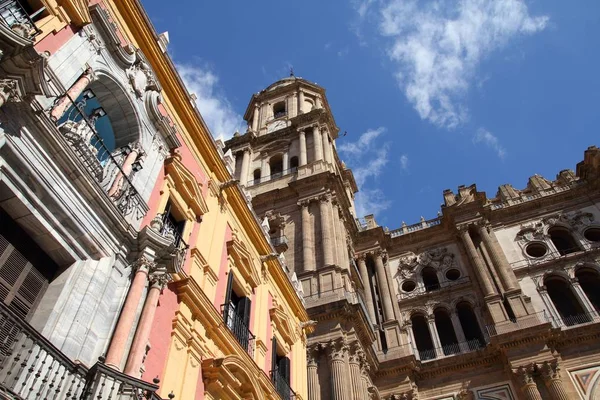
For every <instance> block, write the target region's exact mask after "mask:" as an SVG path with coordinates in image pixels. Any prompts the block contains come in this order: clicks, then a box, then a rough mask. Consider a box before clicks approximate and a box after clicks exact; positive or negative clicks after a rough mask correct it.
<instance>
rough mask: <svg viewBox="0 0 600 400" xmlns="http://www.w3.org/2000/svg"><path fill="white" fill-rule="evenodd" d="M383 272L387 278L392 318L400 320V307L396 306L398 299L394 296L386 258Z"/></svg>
mask: <svg viewBox="0 0 600 400" xmlns="http://www.w3.org/2000/svg"><path fill="white" fill-rule="evenodd" d="M384 270H385V277H386V278H387V283H388V295H389V297H390V300H391V303H392V310H394V317H393V318H394V319H400V306H399V305H398V297H397V296H396V291H395V290H394V279H393V278H392V273H391V271H390V268H389V264H388V260H387V257H386V260H385V264H384Z"/></svg>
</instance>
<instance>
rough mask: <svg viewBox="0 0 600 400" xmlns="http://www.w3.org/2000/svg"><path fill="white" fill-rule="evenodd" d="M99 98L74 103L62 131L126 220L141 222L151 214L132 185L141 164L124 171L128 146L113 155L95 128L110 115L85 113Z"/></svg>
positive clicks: (89, 94)
mask: <svg viewBox="0 0 600 400" xmlns="http://www.w3.org/2000/svg"><path fill="white" fill-rule="evenodd" d="M93 97H95V95H94V93H93V92H92V91H91V90H88V91H86V92H85V93H84V96H83V99H82V100H81V101H79V102H77V103H75V102H73V100H72V99H70V98H69V100H70V101H71V105H72V107H71V110H70V112H69V114H68V115H67V116H66V118H65V119H64V120H60V121H58V122H57V127H58V129H59V131H60V132H61V133H62V134H63V136H64V138H65V139H66V141H67V142H68V144H69V145H70V147H71V148H72V149H73V151H74V152H75V154H76V156H77V158H78V159H79V160H80V161H81V163H82V164H83V167H84V169H85V170H86V171H87V172H88V173H89V175H90V177H91V178H92V179H94V180H95V181H96V183H97V184H98V185H99V186H100V188H101V189H102V191H103V192H104V193H105V194H106V196H107V197H108V198H109V199H110V200H111V202H112V203H113V204H114V205H115V206H116V207H117V208H118V209H119V211H120V212H121V214H122V215H123V216H128V215H130V214H132V213H133V214H134V218H136V219H141V218H142V217H143V216H144V215H145V214H146V212H148V205H147V204H146V202H145V201H144V199H143V198H142V196H141V195H140V194H139V193H138V191H137V190H136V188H135V187H134V186H133V183H132V182H131V175H132V174H133V173H135V172H137V171H138V170H139V169H141V165H139V163H137V162H134V163H133V164H132V165H131V171H130V172H125V171H124V170H123V168H122V165H123V163H124V162H125V159H126V158H127V156H128V155H129V154H130V153H131V152H132V151H139V150H134V149H132V148H130V147H129V146H124V147H122V148H119V149H116V150H114V151H111V150H109V149H108V148H107V146H106V144H105V143H104V140H103V139H102V137H101V136H100V134H99V133H98V131H97V130H96V127H95V123H96V120H98V119H99V118H102V117H104V116H105V115H106V113H105V111H104V110H103V109H102V108H97V109H95V110H93V112H92V114H91V115H87V114H86V113H85V111H84V108H85V105H86V101H87V100H89V99H91V98H93Z"/></svg>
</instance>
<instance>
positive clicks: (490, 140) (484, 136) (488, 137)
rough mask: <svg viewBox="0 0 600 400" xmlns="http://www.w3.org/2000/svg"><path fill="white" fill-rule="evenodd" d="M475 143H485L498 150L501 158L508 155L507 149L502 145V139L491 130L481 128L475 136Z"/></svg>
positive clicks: (497, 152)
mask: <svg viewBox="0 0 600 400" xmlns="http://www.w3.org/2000/svg"><path fill="white" fill-rule="evenodd" d="M473 143H476V144H477V143H483V144H484V145H486V146H487V147H489V148H491V149H492V150H494V151H495V152H496V154H497V155H498V157H499V158H500V159H502V160H503V159H504V157H505V156H506V149H505V148H504V147H503V146H502V145H500V141H499V140H498V138H497V137H496V136H494V135H493V134H492V133H491V132H490V131H488V130H486V129H483V128H479V129H478V130H477V133H476V134H475V136H474V137H473Z"/></svg>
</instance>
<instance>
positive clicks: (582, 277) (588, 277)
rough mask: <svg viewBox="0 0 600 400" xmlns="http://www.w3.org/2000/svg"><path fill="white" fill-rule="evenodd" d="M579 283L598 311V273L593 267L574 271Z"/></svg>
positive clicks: (599, 285)
mask: <svg viewBox="0 0 600 400" xmlns="http://www.w3.org/2000/svg"><path fill="white" fill-rule="evenodd" d="M575 277H576V278H577V280H578V281H579V285H580V286H581V288H582V289H583V291H584V292H585V295H586V296H587V298H588V299H589V300H590V303H592V305H593V306H594V308H595V309H596V311H600V273H599V272H598V271H596V270H595V269H592V268H589V267H585V268H579V269H578V270H577V272H575Z"/></svg>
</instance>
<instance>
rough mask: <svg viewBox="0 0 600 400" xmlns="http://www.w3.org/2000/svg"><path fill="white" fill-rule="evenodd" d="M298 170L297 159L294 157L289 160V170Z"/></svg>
mask: <svg viewBox="0 0 600 400" xmlns="http://www.w3.org/2000/svg"><path fill="white" fill-rule="evenodd" d="M297 168H298V157H296V156H294V157H292V158H290V169H291V170H295V169H297Z"/></svg>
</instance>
